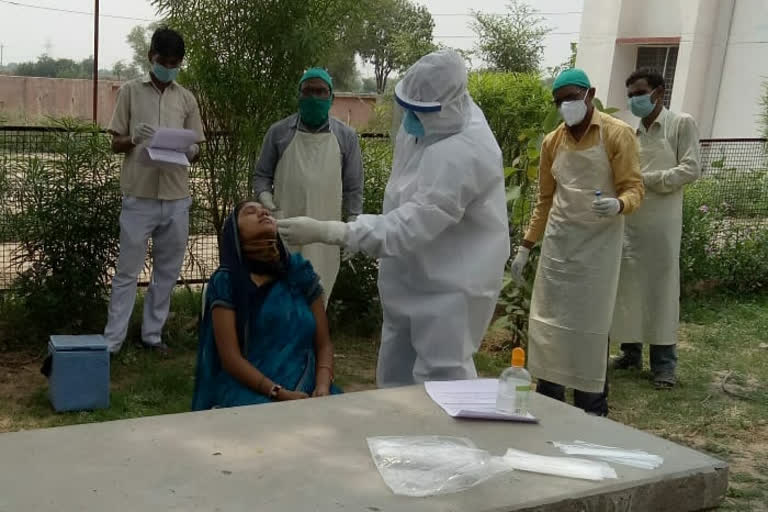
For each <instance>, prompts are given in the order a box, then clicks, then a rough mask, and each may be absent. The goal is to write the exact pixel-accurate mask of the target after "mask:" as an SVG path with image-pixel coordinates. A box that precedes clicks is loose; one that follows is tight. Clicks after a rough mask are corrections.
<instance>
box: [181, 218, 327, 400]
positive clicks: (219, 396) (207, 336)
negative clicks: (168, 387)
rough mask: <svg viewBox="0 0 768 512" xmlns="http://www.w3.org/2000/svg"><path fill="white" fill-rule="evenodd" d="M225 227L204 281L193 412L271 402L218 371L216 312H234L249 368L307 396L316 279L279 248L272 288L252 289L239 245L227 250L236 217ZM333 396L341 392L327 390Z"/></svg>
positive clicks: (312, 355)
mask: <svg viewBox="0 0 768 512" xmlns="http://www.w3.org/2000/svg"><path fill="white" fill-rule="evenodd" d="M228 224H229V225H228V226H227V228H228V229H227V228H225V230H224V233H223V235H222V239H223V240H222V242H223V243H222V266H221V267H220V268H219V269H218V270H216V272H214V274H213V275H212V276H211V279H210V281H209V284H208V290H207V293H206V300H205V310H204V312H203V319H202V322H201V325H200V342H199V347H198V355H197V372H196V378H195V395H194V398H193V401H192V410H193V411H199V410H204V409H211V408H213V407H235V406H240V405H253V404H261V403H268V402H270V401H271V400H270V398H269V397H267V396H265V395H263V394H261V393H258V392H256V391H253V390H252V389H250V388H248V387H246V386H244V385H243V384H241V383H240V382H239V381H237V380H236V379H234V378H233V377H232V376H230V375H229V374H228V373H227V372H226V371H224V369H223V368H222V367H221V361H220V359H219V353H218V349H217V347H216V341H215V339H214V333H213V309H214V308H215V307H223V308H228V309H234V310H235V316H236V318H237V324H238V325H237V327H238V329H237V330H238V338H239V341H240V347H241V350H242V353H243V355H244V356H245V357H246V359H247V360H248V361H249V362H250V363H251V364H252V365H253V366H254V367H256V368H257V369H258V370H259V371H261V372H262V373H263V374H264V375H266V376H267V377H268V378H269V379H270V380H272V381H273V382H275V383H278V384H280V385H281V386H283V387H284V388H286V389H289V390H295V391H303V392H304V393H307V394H309V395H311V394H312V393H313V392H314V390H315V364H316V358H315V331H316V322H315V317H314V315H313V313H312V310H311V309H310V306H311V304H312V302H314V301H315V300H316V299H317V298H319V297H320V295H321V294H322V288H321V287H320V285H319V281H318V277H317V274H315V272H314V270H313V269H312V265H311V264H310V263H309V262H308V261H306V260H305V259H304V258H303V257H302V256H301V255H299V254H293V255H291V256H290V257H288V256H287V253H285V251H284V250H283V249H282V247H281V253H283V262H282V263H283V264H282V269H281V272H280V273H279V276H278V277H277V278H276V280H275V281H274V282H273V283H271V284H268V285H264V286H261V287H259V286H257V285H256V284H254V283H253V282H252V281H251V279H250V270H249V268H248V266H247V264H244V263H243V261H242V258H241V256H240V251H239V240H235V241H236V243H237V247H236V248H232V247H231V244H232V242H233V241H232V238H234V239H237V238H238V237H237V220H236V215H234V214H233V216H232V217H231V218H230V219H228ZM233 230H234V233H233ZM233 234H234V236H232V235H233ZM225 237H231V238H230V240H225ZM226 246H230V247H229V248H228V249H225V247H226ZM232 251H234V254H235V258H232V257H231V256H232ZM227 253H229V254H228V255H227ZM228 256H229V257H228ZM228 259H229V260H233V259H234V260H235V261H234V262H233V261H229V262H227V261H226V260H228ZM227 263H229V264H227ZM232 267H236V268H235V269H234V270H233V269H232ZM238 280H239V281H238ZM332 392H333V393H339V392H340V391H339V390H338V389H336V388H332Z"/></svg>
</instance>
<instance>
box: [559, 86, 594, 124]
mask: <svg viewBox="0 0 768 512" xmlns="http://www.w3.org/2000/svg"><path fill="white" fill-rule="evenodd" d="M588 94H589V91H587V92H585V93H584V97H583V98H582V99H580V100H574V101H564V102H563V103H562V104H561V105H560V108H559V110H560V115H561V116H562V118H563V121H565V124H567V125H568V126H576V125H577V124H579V123H581V122H582V121H583V120H584V118H585V117H586V116H587V95H588Z"/></svg>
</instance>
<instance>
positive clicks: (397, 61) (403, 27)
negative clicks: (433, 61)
mask: <svg viewBox="0 0 768 512" xmlns="http://www.w3.org/2000/svg"><path fill="white" fill-rule="evenodd" d="M359 5H360V6H359V8H360V9H361V10H362V12H363V13H364V20H363V26H362V31H361V36H360V41H359V43H358V51H359V52H360V56H361V57H362V58H363V60H365V61H366V62H368V63H370V64H372V65H373V68H374V76H375V78H376V91H377V92H379V93H383V92H384V90H385V89H386V88H387V80H388V79H389V76H390V75H391V74H392V73H393V72H403V71H405V70H406V69H407V68H408V67H409V66H410V65H411V64H413V63H414V62H416V61H417V60H418V59H419V58H420V57H422V56H423V55H426V54H427V53H429V52H431V51H433V50H435V49H436V46H435V44H434V42H433V34H432V32H433V30H434V28H435V22H434V20H433V19H432V15H431V14H430V12H429V11H428V10H427V8H426V7H424V6H420V5H416V4H414V3H413V2H411V0H364V1H363V2H361V3H359Z"/></svg>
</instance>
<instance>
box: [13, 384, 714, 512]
mask: <svg viewBox="0 0 768 512" xmlns="http://www.w3.org/2000/svg"><path fill="white" fill-rule="evenodd" d="M531 408H532V410H533V411H534V412H535V414H536V415H537V416H538V417H539V418H540V419H541V424H540V425H525V424H513V423H499V422H485V421H466V420H454V419H452V418H450V417H448V416H447V415H446V414H445V413H443V411H442V410H441V409H440V408H439V407H438V406H437V405H436V404H434V403H433V402H432V401H431V400H430V399H429V397H428V396H427V395H426V393H425V391H424V389H423V387H421V386H419V387H409V388H400V389H392V390H381V391H371V392H365V393H350V394H347V395H343V396H338V397H331V398H323V399H313V400H307V401H301V402H290V403H282V404H269V405H257V406H253V407H243V408H238V409H222V410H215V411H208V412H203V413H188V414H179V415H168V416H157V417H152V418H142V419H136V420H125V421H117V422H111V423H101V424H91V425H80V426H74V427H64V428H55V429H48V430H38V431H30V432H17V433H10V434H3V435H0V461H1V462H0V512H21V511H24V512H48V511H51V512H54V511H55V512H61V511H67V512H70V511H86V512H91V511H93V512H122V511H126V512H128V511H130V512H137V511H185V512H187V511H210V512H235V511H238V512H239V511H248V512H266V511H275V512H293V511H296V512H326V511H360V512H401V511H402V512H405V511H408V512H421V511H423V512H438V511H439V512H448V511H455V512H475V511H477V512H491V511H493V512H507V511H513V510H514V511H517V510H525V511H539V512H541V511H568V512H571V511H573V512H576V511H590V512H595V511H603V510H604V511H629V510H632V511H644V510H648V511H675V512H685V511H689V510H702V509H705V508H709V507H713V506H716V505H717V504H718V503H719V502H720V500H721V499H722V498H723V496H724V495H725V491H726V488H727V479H728V475H727V473H728V470H727V466H726V464H725V463H723V462H721V461H718V460H715V459H713V458H711V457H708V456H706V455H703V454H701V453H698V452H695V451H693V450H690V449H688V448H683V447H681V446H678V445H676V444H673V443H671V442H668V441H665V440H663V439H659V438H657V437H653V436H651V435H649V434H646V433H643V432H640V431H637V430H634V429H631V428H628V427H626V426H623V425H620V424H618V423H615V422H613V421H610V420H607V419H602V418H596V417H592V416H588V415H586V414H584V413H582V412H581V411H580V410H577V409H575V408H572V407H569V406H567V405H564V404H561V403H559V402H555V401H553V400H550V399H548V398H545V397H542V396H539V395H535V396H533V397H532V400H531ZM379 435H452V436H462V437H467V438H470V439H472V440H473V441H474V442H475V443H476V444H477V445H478V447H480V448H483V449H487V450H490V451H491V453H493V454H503V453H504V452H505V451H506V448H508V447H512V448H518V449H521V450H526V451H530V452H534V453H539V454H543V455H559V454H560V453H559V452H558V451H557V450H556V449H555V448H553V447H552V446H550V445H548V444H547V443H546V442H547V441H550V440H565V441H570V440H575V439H579V440H582V441H587V442H594V443H600V444H605V445H612V446H621V447H625V448H641V449H644V450H647V451H649V452H651V453H655V454H659V455H662V456H663V457H664V459H665V463H664V465H663V466H662V467H661V468H659V469H657V470H655V471H643V470H637V469H632V468H627V467H624V466H615V468H616V470H617V472H618V474H619V479H618V480H608V481H604V482H587V481H580V480H571V479H566V478H557V477H551V476H546V475H537V474H532V473H523V472H519V471H515V472H513V473H509V474H506V475H502V476H499V477H497V478H494V479H491V480H489V481H487V482H485V483H483V484H481V485H479V486H477V487H475V488H473V489H470V490H468V491H465V492H461V493H456V494H450V495H444V496H439V497H433V498H408V497H401V496H395V495H393V494H392V492H391V491H390V490H389V488H388V487H386V485H385V484H384V481H383V480H382V479H381V477H380V476H379V473H378V471H377V470H376V467H375V465H374V464H373V461H372V459H371V456H370V454H369V452H368V446H367V444H366V440H365V438H366V437H367V436H379Z"/></svg>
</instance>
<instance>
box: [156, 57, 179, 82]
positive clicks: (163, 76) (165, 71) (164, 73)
mask: <svg viewBox="0 0 768 512" xmlns="http://www.w3.org/2000/svg"><path fill="white" fill-rule="evenodd" d="M152 74H153V75H155V78H157V79H158V80H160V81H161V82H163V83H164V84H167V83H170V82H173V81H174V80H176V78H177V77H178V76H179V68H171V69H169V68H167V67H165V66H163V65H162V64H158V63H157V62H153V63H152Z"/></svg>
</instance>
